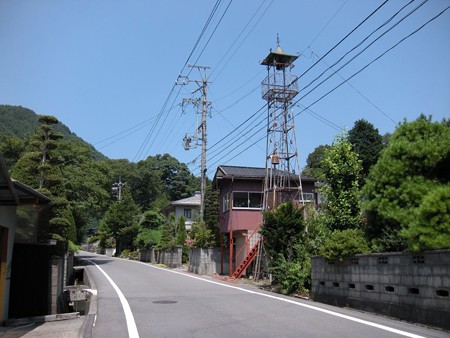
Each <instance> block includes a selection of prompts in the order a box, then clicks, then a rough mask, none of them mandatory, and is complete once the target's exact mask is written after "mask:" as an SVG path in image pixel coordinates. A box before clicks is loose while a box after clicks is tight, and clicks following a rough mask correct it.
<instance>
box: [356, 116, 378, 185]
mask: <svg viewBox="0 0 450 338" xmlns="http://www.w3.org/2000/svg"><path fill="white" fill-rule="evenodd" d="M348 141H349V142H350V143H351V144H352V149H353V151H354V152H355V153H357V154H358V157H359V159H360V160H361V164H362V171H361V178H362V179H364V178H365V177H367V175H368V174H369V171H370V168H371V167H372V166H373V165H374V164H375V163H376V162H377V160H378V157H379V156H380V151H381V149H383V137H382V136H381V135H380V133H379V132H378V129H376V128H375V127H374V126H373V124H372V123H370V122H368V121H366V120H364V119H361V120H358V121H356V122H355V124H354V126H353V128H352V129H350V131H349V132H348ZM361 183H362V182H361Z"/></svg>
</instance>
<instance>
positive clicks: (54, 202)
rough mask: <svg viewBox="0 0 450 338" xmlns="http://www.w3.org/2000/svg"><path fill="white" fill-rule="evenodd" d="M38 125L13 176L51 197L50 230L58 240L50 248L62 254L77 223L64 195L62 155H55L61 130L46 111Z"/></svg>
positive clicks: (74, 236) (74, 234)
mask: <svg viewBox="0 0 450 338" xmlns="http://www.w3.org/2000/svg"><path fill="white" fill-rule="evenodd" d="M38 120H39V123H40V127H39V128H38V129H36V131H35V134H34V135H33V139H32V142H31V144H30V150H29V151H27V152H25V153H24V154H23V156H22V157H21V158H20V159H19V161H18V162H17V164H16V165H15V167H14V170H13V172H12V177H14V178H16V179H18V180H19V181H21V182H22V183H25V184H27V185H29V186H31V187H32V188H35V189H37V190H38V191H40V192H41V193H43V194H44V195H46V196H48V197H49V198H50V199H51V207H50V213H49V233H50V236H51V237H52V238H53V239H56V240H57V246H56V247H55V248H54V249H53V250H54V253H55V254H62V253H63V252H65V251H66V250H67V249H68V247H69V242H68V241H69V240H70V241H71V242H76V227H75V220H74V218H73V214H72V211H71V209H70V205H69V202H68V200H67V196H66V189H65V186H64V180H63V175H62V171H61V169H60V167H59V165H60V163H61V158H60V157H59V156H57V155H56V149H57V147H58V144H59V142H58V140H60V139H61V137H62V136H61V134H59V133H57V132H55V131H54V130H53V129H52V126H53V125H55V124H57V123H58V120H57V119H56V118H55V117H53V116H49V115H42V116H39V119H38Z"/></svg>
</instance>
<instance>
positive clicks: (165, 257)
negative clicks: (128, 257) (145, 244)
mask: <svg viewBox="0 0 450 338" xmlns="http://www.w3.org/2000/svg"><path fill="white" fill-rule="evenodd" d="M182 258H183V249H182V248H181V247H179V248H175V249H171V250H155V249H154V248H152V249H149V250H140V251H139V253H138V260H139V261H141V262H149V263H153V264H164V265H167V266H168V267H170V268H179V267H181V266H182Z"/></svg>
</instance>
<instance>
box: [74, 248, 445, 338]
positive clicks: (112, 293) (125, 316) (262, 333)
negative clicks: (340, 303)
mask: <svg viewBox="0 0 450 338" xmlns="http://www.w3.org/2000/svg"><path fill="white" fill-rule="evenodd" d="M79 257H80V258H85V259H88V260H89V261H90V262H91V263H90V264H89V265H87V269H89V271H90V273H91V275H92V276H93V279H94V280H95V284H96V288H97V300H98V303H97V317H96V319H95V326H94V328H93V330H92V336H93V337H94V338H98V337H227V338H229V337H308V338H309V337H347V338H348V337H364V338H370V337H376V338H383V337H449V334H448V333H445V332H442V331H437V330H432V329H429V328H425V327H422V326H417V325H412V324H408V323H405V322H400V321H396V320H392V319H388V318H384V317H381V316H376V315H371V314H367V313H363V312H359V311H353V310H350V309H341V308H337V307H332V306H328V305H325V304H320V303H314V302H312V301H307V300H301V299H297V298H292V297H284V296H280V295H277V294H273V293H270V292H264V291H261V290H259V289H258V288H256V287H254V286H250V285H245V284H238V283H235V282H234V283H233V282H226V281H222V280H220V279H216V278H213V277H204V276H198V275H193V274H189V273H186V272H184V271H182V270H173V269H165V268H160V267H157V266H154V265H150V264H146V263H140V262H135V261H128V260H122V259H117V258H111V257H105V256H101V255H94V254H90V253H86V252H81V253H80V254H79Z"/></svg>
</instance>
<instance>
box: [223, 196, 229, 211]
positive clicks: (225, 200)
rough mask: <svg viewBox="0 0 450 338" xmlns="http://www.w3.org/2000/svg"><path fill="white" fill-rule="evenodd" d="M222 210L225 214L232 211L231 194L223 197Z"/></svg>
mask: <svg viewBox="0 0 450 338" xmlns="http://www.w3.org/2000/svg"><path fill="white" fill-rule="evenodd" d="M222 210H223V212H226V211H228V210H230V193H229V192H227V193H226V194H225V195H223V205H222Z"/></svg>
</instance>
